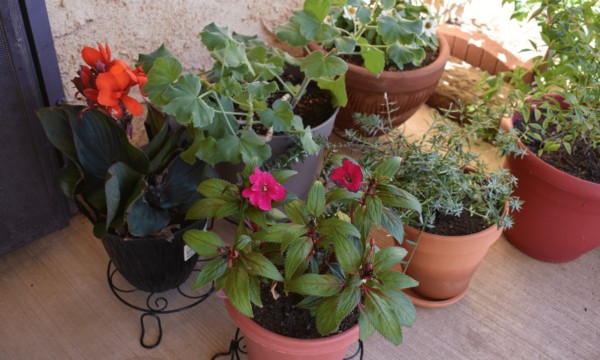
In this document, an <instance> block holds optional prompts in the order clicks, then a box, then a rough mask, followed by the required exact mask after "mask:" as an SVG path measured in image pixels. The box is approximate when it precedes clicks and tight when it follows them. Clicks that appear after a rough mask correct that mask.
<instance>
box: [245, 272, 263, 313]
mask: <svg viewBox="0 0 600 360" xmlns="http://www.w3.org/2000/svg"><path fill="white" fill-rule="evenodd" d="M248 295H249V297H250V302H252V303H253V304H256V305H257V306H260V307H262V301H261V300H260V280H258V278H256V277H250V281H249V282H248Z"/></svg>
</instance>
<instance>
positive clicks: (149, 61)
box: [135, 44, 174, 90]
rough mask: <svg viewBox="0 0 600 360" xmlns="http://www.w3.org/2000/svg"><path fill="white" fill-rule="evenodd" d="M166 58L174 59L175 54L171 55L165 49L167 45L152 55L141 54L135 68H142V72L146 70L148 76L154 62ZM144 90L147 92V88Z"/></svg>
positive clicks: (163, 45)
mask: <svg viewBox="0 0 600 360" xmlns="http://www.w3.org/2000/svg"><path fill="white" fill-rule="evenodd" d="M165 56H169V57H174V55H173V53H171V52H170V51H169V49H167V48H166V47H165V44H162V45H161V46H160V47H159V48H158V49H156V50H154V51H153V52H151V53H150V54H139V56H138V61H137V63H136V64H135V66H136V67H137V66H141V67H142V70H144V73H146V74H148V72H149V71H150V69H152V66H154V61H155V60H156V59H158V58H161V57H165ZM144 90H146V88H145V87H144Z"/></svg>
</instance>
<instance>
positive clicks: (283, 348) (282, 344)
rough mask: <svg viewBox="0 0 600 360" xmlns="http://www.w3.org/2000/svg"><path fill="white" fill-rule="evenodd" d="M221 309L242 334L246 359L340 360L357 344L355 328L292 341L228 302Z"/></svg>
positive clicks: (356, 327)
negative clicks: (268, 328) (246, 352)
mask: <svg viewBox="0 0 600 360" xmlns="http://www.w3.org/2000/svg"><path fill="white" fill-rule="evenodd" d="M225 306H226V308H227V311H228V312H229V315H231V318H232V319H233V321H234V322H235V323H236V324H237V326H238V327H239V328H240V330H241V331H242V332H243V333H244V340H245V341H246V350H247V351H248V358H249V359H250V360H283V359H285V360H342V359H343V358H344V355H346V352H347V351H348V349H349V348H350V346H351V345H352V344H354V343H355V342H357V341H358V325H355V326H353V327H352V328H350V329H349V330H346V331H344V332H342V333H340V334H336V335H333V336H328V337H325V338H320V339H296V338H291V337H287V336H282V335H279V334H275V333H273V332H271V331H269V330H266V329H265V328H263V327H261V326H259V325H258V324H256V323H255V322H254V321H252V319H250V318H248V317H246V316H244V315H243V314H241V313H240V312H239V311H237V310H236V309H235V308H234V307H233V305H231V303H230V302H229V301H228V300H225Z"/></svg>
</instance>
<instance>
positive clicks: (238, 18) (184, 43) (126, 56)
mask: <svg viewBox="0 0 600 360" xmlns="http://www.w3.org/2000/svg"><path fill="white" fill-rule="evenodd" d="M301 4H302V0H276V1H264V0H217V1H215V0H46V7H47V9H48V15H49V18H50V26H51V28H52V34H53V37H54V45H55V47H56V51H57V55H58V63H59V66H60V72H61V77H62V82H63V86H64V89H65V95H66V96H67V99H68V101H72V100H74V97H73V95H74V87H73V85H72V84H71V82H70V79H72V78H73V77H74V76H75V74H76V71H77V70H78V68H79V65H80V64H82V63H83V61H82V59H81V49H82V48H83V47H84V46H94V47H95V44H96V42H101V43H105V42H107V43H108V44H109V45H110V48H111V50H112V52H113V58H120V59H122V60H124V61H125V62H127V63H128V64H133V63H134V62H135V60H136V59H137V55H138V54H139V53H148V52H151V51H153V50H154V49H156V48H157V47H158V46H160V44H162V43H164V44H165V45H166V46H167V47H168V48H169V49H170V50H171V51H172V52H173V53H174V54H175V55H176V56H177V57H178V58H179V59H180V60H181V62H182V63H183V65H184V67H185V68H186V70H188V71H197V70H200V69H203V68H205V67H208V66H210V58H209V56H208V53H207V51H206V50H205V49H204V48H203V47H202V44H201V43H200V39H199V36H198V33H199V32H200V31H201V30H202V28H203V27H204V26H205V25H207V24H209V23H210V22H215V23H217V24H218V25H220V26H227V27H229V28H230V29H231V30H235V31H237V32H239V33H243V34H258V35H259V36H260V37H261V38H263V39H265V38H268V29H272V28H273V27H274V26H275V25H277V24H279V23H281V22H283V21H284V20H285V19H286V18H287V17H288V16H289V14H290V12H291V10H292V9H294V8H298V7H300V6H301ZM265 29H266V30H267V31H265Z"/></svg>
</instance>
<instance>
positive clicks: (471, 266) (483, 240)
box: [401, 225, 502, 305]
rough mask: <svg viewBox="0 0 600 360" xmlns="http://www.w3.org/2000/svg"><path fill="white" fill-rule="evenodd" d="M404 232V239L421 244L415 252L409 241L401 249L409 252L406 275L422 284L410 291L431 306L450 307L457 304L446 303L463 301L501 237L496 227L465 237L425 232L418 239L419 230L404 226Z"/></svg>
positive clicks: (500, 232)
mask: <svg viewBox="0 0 600 360" xmlns="http://www.w3.org/2000/svg"><path fill="white" fill-rule="evenodd" d="M404 231H405V236H404V238H405V239H409V240H411V241H414V242H416V241H417V240H418V245H417V246H416V250H415V247H414V246H411V245H409V244H408V242H407V241H403V243H402V245H401V246H402V247H404V248H405V249H406V250H407V251H408V255H407V257H406V259H410V263H409V265H408V267H407V271H406V274H407V275H408V276H410V277H412V278H414V279H415V280H417V281H418V282H419V286H417V287H416V288H412V289H410V290H411V291H412V292H414V293H416V294H418V295H420V296H421V297H424V298H426V299H430V300H432V301H431V303H432V304H435V301H445V303H447V304H451V303H454V302H455V301H447V300H449V299H453V300H458V299H460V297H462V296H463V295H464V294H465V292H466V290H467V288H468V287H469V282H470V281H471V278H472V277H473V274H475V271H477V268H478V267H479V264H480V263H481V261H482V260H483V258H484V257H485V255H486V254H487V251H488V249H489V248H490V246H492V244H493V243H494V242H496V240H497V239H498V238H499V237H500V235H501V234H502V229H498V227H497V226H496V225H492V226H490V227H489V228H487V229H485V230H483V231H480V232H478V233H475V234H470V235H464V236H444V235H435V234H430V233H427V232H423V233H422V235H421V238H419V236H420V234H421V231H420V230H418V229H415V228H413V227H411V226H405V227H404ZM413 252H414V255H413ZM457 298H458V299H457ZM415 303H416V304H417V305H423V304H420V303H419V302H415Z"/></svg>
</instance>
